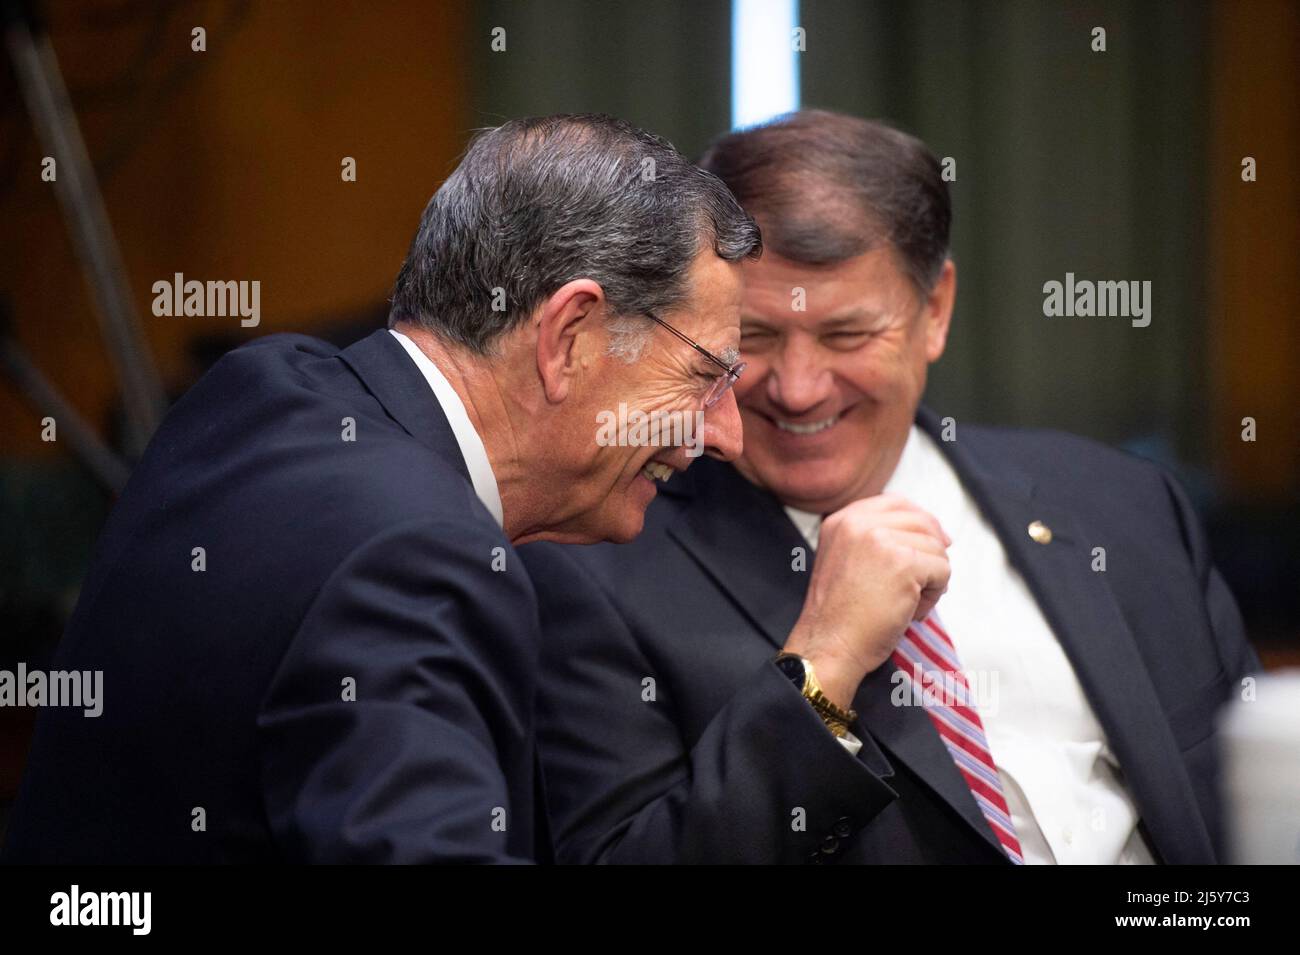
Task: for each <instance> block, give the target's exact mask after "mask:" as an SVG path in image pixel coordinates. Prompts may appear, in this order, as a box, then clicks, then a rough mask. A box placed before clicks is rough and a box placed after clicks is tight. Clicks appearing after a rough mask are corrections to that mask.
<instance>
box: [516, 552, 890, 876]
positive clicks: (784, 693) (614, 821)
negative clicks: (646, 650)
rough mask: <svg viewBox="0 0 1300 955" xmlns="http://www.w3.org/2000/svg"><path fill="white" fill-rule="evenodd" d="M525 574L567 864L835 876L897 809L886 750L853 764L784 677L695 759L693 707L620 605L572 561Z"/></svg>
mask: <svg viewBox="0 0 1300 955" xmlns="http://www.w3.org/2000/svg"><path fill="white" fill-rule="evenodd" d="M541 555H544V559H543V558H542V556H541ZM527 559H528V564H529V572H530V576H531V577H532V578H533V581H534V583H535V584H536V585H537V588H538V594H539V601H540V606H541V611H542V614H541V616H542V632H543V660H544V663H543V671H542V672H543V675H542V684H541V687H540V693H539V706H538V721H539V737H538V744H539V749H540V751H541V755H542V762H543V772H544V775H545V779H546V786H547V801H548V804H549V807H550V811H551V819H552V825H553V828H554V835H555V841H556V857H557V860H558V861H560V862H568V863H586V862H610V863H782V862H783V863H802V862H808V861H822V860H826V861H830V860H831V859H833V858H834V857H835V856H836V855H838V853H839V852H840V851H841V847H842V846H843V845H844V844H845V843H847V841H848V840H849V839H851V838H852V837H853V834H854V832H856V831H857V830H858V829H860V828H861V827H862V826H863V825H865V824H866V823H867V822H868V821H869V820H870V819H871V818H873V817H874V816H875V815H876V814H877V813H879V812H880V810H881V809H883V808H884V807H885V806H886V805H888V804H889V803H890V802H891V801H892V800H893V799H894V798H896V794H895V793H894V791H893V790H892V789H890V788H889V786H888V785H887V784H886V783H885V782H884V781H883V779H882V777H883V776H888V775H889V774H890V773H891V770H890V767H889V765H888V763H887V762H886V760H885V757H884V756H883V755H882V754H881V753H880V751H879V750H878V749H877V748H876V747H875V744H874V743H873V742H871V741H870V739H869V738H867V739H866V740H864V744H865V745H864V752H863V753H862V755H861V756H860V757H854V756H852V755H850V754H849V753H848V752H847V751H846V750H845V748H844V747H843V746H842V745H841V744H840V742H839V741H838V740H837V739H836V738H835V737H834V736H833V735H832V734H831V733H830V732H829V731H828V730H827V729H826V727H825V725H824V724H823V723H822V721H821V719H820V718H819V717H818V716H817V715H816V713H815V712H814V711H813V709H812V707H811V706H809V704H808V703H807V701H806V700H804V699H803V697H802V695H801V694H800V693H799V692H798V690H797V689H796V688H795V687H794V686H793V684H791V682H790V681H789V680H788V679H787V678H786V677H784V676H783V675H782V674H781V672H780V671H779V670H778V669H777V668H776V666H775V665H774V664H772V663H771V662H766V663H764V664H763V665H762V666H761V667H759V668H758V669H756V670H755V671H754V672H753V673H752V674H751V675H750V676H749V677H748V679H747V680H745V682H744V685H743V687H742V688H741V689H740V690H739V691H737V692H736V694H735V695H734V696H733V697H732V698H731V700H730V701H729V702H728V703H727V704H726V705H725V706H723V707H722V709H721V710H720V711H719V712H718V713H717V714H716V715H715V716H714V717H713V719H712V721H711V722H709V723H708V725H707V727H706V729H705V731H704V732H703V733H702V734H701V736H700V738H699V739H698V740H696V741H695V742H694V745H690V746H688V745H687V743H686V742H685V741H684V740H683V737H682V733H681V730H680V729H679V727H678V721H677V718H676V716H675V714H674V710H675V708H676V707H678V706H680V705H683V701H678V700H674V699H673V688H672V687H670V686H665V685H663V684H662V683H661V682H660V681H659V677H660V676H661V675H659V674H656V671H655V668H654V667H653V666H652V665H651V663H650V661H649V660H648V659H647V658H646V656H645V655H644V654H643V653H642V652H641V650H640V648H639V647H638V643H637V640H636V637H635V635H634V633H633V632H632V629H631V628H630V627H629V625H628V623H627V621H626V620H625V619H624V618H623V616H622V615H621V614H620V612H619V609H618V608H617V606H616V603H615V602H614V601H613V600H611V598H610V596H609V595H608V594H607V593H606V592H605V591H604V590H603V589H602V588H601V587H600V585H599V584H598V583H596V582H595V581H593V580H592V579H591V576H590V575H589V574H586V573H584V572H583V571H582V570H581V569H580V568H579V566H578V565H577V564H576V563H575V562H574V561H573V560H572V559H571V558H570V557H569V556H568V555H567V554H566V553H565V552H564V550H563V549H560V548H555V547H546V548H544V549H540V550H539V549H536V548H530V549H528V558H527ZM647 679H653V680H656V683H655V684H653V692H654V698H653V700H651V699H649V698H648V695H649V688H650V685H649V684H647V683H646V682H645V681H646V680H647ZM863 735H864V736H865V734H863Z"/></svg>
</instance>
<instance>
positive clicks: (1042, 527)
mask: <svg viewBox="0 0 1300 955" xmlns="http://www.w3.org/2000/svg"><path fill="white" fill-rule="evenodd" d="M1028 530H1029V539H1030V540H1032V541H1035V542H1036V543H1039V544H1050V543H1051V542H1052V529H1051V528H1050V527H1048V526H1047V525H1046V524H1044V523H1043V522H1042V521H1034V522H1033V523H1032V524H1030V525H1029V528H1028Z"/></svg>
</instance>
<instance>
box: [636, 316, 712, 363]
mask: <svg viewBox="0 0 1300 955" xmlns="http://www.w3.org/2000/svg"><path fill="white" fill-rule="evenodd" d="M646 315H648V316H649V317H650V320H651V321H653V322H656V323H658V324H660V325H662V326H663V327H664V328H666V329H668V331H670V332H672V333H673V334H674V335H676V336H677V337H678V338H680V339H681V340H682V341H684V342H686V344H688V345H690V346H691V347H692V348H694V349H695V350H696V351H697V352H699V353H700V354H701V355H703V356H704V357H705V358H707V359H708V360H709V361H711V362H713V363H714V364H715V365H717V366H718V367H719V368H721V369H722V370H723V371H726V372H730V371H731V369H732V366H731V365H728V364H727V363H726V362H725V361H723V360H722V359H721V358H719V357H718V356H717V355H713V354H710V353H709V352H708V351H707V350H706V349H705V348H704V347H702V346H700V345H697V344H696V343H695V342H693V341H691V340H690V339H689V338H687V337H686V336H685V335H683V334H682V333H681V332H679V331H678V330H677V329H675V328H673V327H672V326H671V325H669V324H668V323H667V322H665V321H664V320H663V319H662V318H660V317H659V316H658V315H652V314H651V313H650V312H646Z"/></svg>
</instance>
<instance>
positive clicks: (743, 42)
mask: <svg viewBox="0 0 1300 955" xmlns="http://www.w3.org/2000/svg"><path fill="white" fill-rule="evenodd" d="M798 20H799V0H731V126H732V128H733V129H735V128H738V127H741V126H753V125H754V124H755V123H761V122H764V121H765V120H769V119H771V118H772V117H773V116H779V115H780V114H781V113H788V112H789V111H790V110H792V109H798V108H799V60H798V57H799V56H801V55H802V54H800V53H796V52H795V50H794V30H795V27H796V26H798Z"/></svg>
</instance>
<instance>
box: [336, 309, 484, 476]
mask: <svg viewBox="0 0 1300 955" xmlns="http://www.w3.org/2000/svg"><path fill="white" fill-rule="evenodd" d="M339 358H341V359H343V361H344V362H345V363H347V365H348V366H349V367H351V369H352V370H353V371H354V372H356V374H357V377H359V378H360V379H361V381H362V382H363V383H364V384H365V386H366V388H367V389H368V390H369V391H370V393H371V394H372V395H374V396H375V398H376V399H377V400H378V401H379V403H380V404H381V405H383V406H384V410H385V411H387V412H388V414H389V415H390V416H391V417H392V418H393V420H394V421H396V422H397V423H398V424H399V425H400V426H401V427H402V430H404V431H405V432H406V433H407V434H409V435H410V436H411V437H413V438H415V439H416V440H417V441H419V442H420V443H421V444H423V445H424V446H425V447H427V448H429V449H430V450H432V451H434V452H436V453H437V454H439V455H441V456H442V457H444V458H446V459H447V460H448V461H450V462H451V464H452V465H453V466H454V467H455V468H456V470H457V471H459V472H460V474H461V476H462V477H464V478H465V480H466V481H468V480H469V479H470V477H469V468H468V467H467V466H466V465H465V457H464V455H462V454H461V453H460V445H459V444H457V442H456V435H455V433H454V432H453V431H452V430H451V425H450V424H449V423H448V422H447V415H446V414H444V413H443V410H442V406H441V405H440V404H438V399H437V397H435V395H434V393H433V389H432V388H430V387H429V382H428V381H427V380H425V377H424V375H423V374H422V373H421V372H420V369H419V368H417V367H416V365H415V362H413V361H411V356H410V355H408V354H407V353H406V349H404V348H403V347H402V345H401V343H400V342H399V341H398V340H397V339H396V338H394V337H393V336H392V334H390V333H389V332H388V331H387V330H386V329H380V330H379V331H377V332H373V333H371V334H370V335H368V336H366V337H365V338H363V339H361V340H360V341H359V342H356V343H355V344H353V345H349V346H348V347H347V348H345V349H344V350H343V351H341V352H339Z"/></svg>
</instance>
